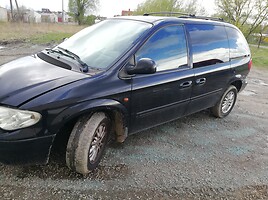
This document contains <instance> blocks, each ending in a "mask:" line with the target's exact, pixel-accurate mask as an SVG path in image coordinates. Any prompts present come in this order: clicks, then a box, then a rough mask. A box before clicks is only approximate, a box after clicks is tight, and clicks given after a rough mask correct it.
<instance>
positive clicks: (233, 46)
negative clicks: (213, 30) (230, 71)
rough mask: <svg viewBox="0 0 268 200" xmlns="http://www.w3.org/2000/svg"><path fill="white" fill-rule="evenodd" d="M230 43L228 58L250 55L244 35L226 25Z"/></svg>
mask: <svg viewBox="0 0 268 200" xmlns="http://www.w3.org/2000/svg"><path fill="white" fill-rule="evenodd" d="M226 32H227V35H228V38H229V43H230V58H231V59H234V58H240V57H245V56H249V55H250V50H249V47H248V43H247V41H246V39H245V37H244V35H243V34H242V33H241V32H240V31H238V30H237V29H235V28H231V27H226Z"/></svg>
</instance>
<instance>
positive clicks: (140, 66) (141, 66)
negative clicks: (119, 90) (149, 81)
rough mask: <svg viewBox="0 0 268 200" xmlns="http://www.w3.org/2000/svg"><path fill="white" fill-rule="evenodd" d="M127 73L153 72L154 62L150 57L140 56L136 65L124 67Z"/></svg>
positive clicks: (154, 69) (154, 70)
mask: <svg viewBox="0 0 268 200" xmlns="http://www.w3.org/2000/svg"><path fill="white" fill-rule="evenodd" d="M126 72H127V73H128V74H129V75H133V74H153V73H155V72H156V63H155V61H153V60H152V59H150V58H141V59H140V60H139V61H138V62H137V64H136V66H128V67H126Z"/></svg>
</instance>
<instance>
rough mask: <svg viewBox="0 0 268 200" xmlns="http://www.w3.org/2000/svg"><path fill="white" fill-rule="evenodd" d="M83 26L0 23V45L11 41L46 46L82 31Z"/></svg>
mask: <svg viewBox="0 0 268 200" xmlns="http://www.w3.org/2000/svg"><path fill="white" fill-rule="evenodd" d="M83 28H84V26H78V25H70V24H51V23H40V24H27V23H0V43H5V42H6V43H11V42H13V41H19V42H29V41H30V42H32V43H38V44H42V43H44V44H46V43H51V42H59V41H61V40H62V39H63V38H65V37H70V36H71V35H73V34H75V33H76V32H78V31H80V30H81V29H83Z"/></svg>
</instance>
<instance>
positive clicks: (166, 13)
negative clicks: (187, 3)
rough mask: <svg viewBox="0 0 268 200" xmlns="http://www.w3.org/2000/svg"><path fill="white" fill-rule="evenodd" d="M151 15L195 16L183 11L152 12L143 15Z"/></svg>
mask: <svg viewBox="0 0 268 200" xmlns="http://www.w3.org/2000/svg"><path fill="white" fill-rule="evenodd" d="M149 15H184V16H194V15H193V14H189V13H183V12H168V11H163V12H151V13H144V14H143V16H149Z"/></svg>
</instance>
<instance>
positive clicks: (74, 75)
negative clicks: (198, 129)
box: [0, 14, 252, 174]
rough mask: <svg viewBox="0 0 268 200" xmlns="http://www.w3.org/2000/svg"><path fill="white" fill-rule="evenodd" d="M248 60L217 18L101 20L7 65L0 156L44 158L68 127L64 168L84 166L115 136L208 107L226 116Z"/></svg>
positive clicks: (0, 98) (233, 32) (1, 69)
mask: <svg viewBox="0 0 268 200" xmlns="http://www.w3.org/2000/svg"><path fill="white" fill-rule="evenodd" d="M251 65H252V61H251V54H250V50H249V47H248V44H247V42H246V40H245V38H244V36H243V34H242V33H241V32H240V31H239V30H238V29H237V28H236V27H235V26H233V25H231V24H229V23H225V22H223V21H222V20H219V19H213V18H207V17H196V16H193V15H190V16H187V15H183V16H180V17H160V16H150V15H148V14H146V15H145V16H133V17H116V18H112V19H108V20H105V21H102V22H100V23H98V24H95V25H93V26H91V27H88V28H85V29H84V30H82V31H80V32H78V33H77V34H75V35H74V36H72V37H71V38H69V39H67V40H66V41H64V42H63V43H61V44H59V45H58V46H56V47H55V48H53V49H45V50H44V51H42V52H40V53H37V54H35V55H32V56H27V57H24V58H20V59H18V60H15V61H13V62H10V63H7V64H5V65H2V66H0V162H3V163H10V164H12V163H19V164H46V163H47V162H48V160H49V155H50V151H51V148H52V146H54V145H56V143H55V138H57V137H56V136H58V135H59V134H63V135H65V136H66V138H68V142H66V163H67V166H68V167H69V168H70V169H72V170H74V171H76V172H78V173H81V174H87V173H89V172H90V170H92V169H94V168H96V167H97V166H98V164H99V162H100V160H101V157H102V155H103V152H104V149H105V146H106V144H107V141H108V140H109V138H111V137H113V138H115V139H116V140H117V141H118V142H123V141H124V140H125V139H126V138H127V136H128V135H130V134H133V133H136V132H139V131H142V130H144V129H148V128H151V127H154V126H157V125H159V124H162V123H165V122H169V121H171V120H174V119H177V118H179V117H182V116H185V115H190V114H192V113H195V112H198V111H201V110H204V109H208V108H210V109H211V111H212V113H213V114H214V115H215V116H216V117H219V118H222V117H225V116H227V115H228V114H229V113H230V112H231V110H232V108H233V106H234V105H235V102H236V97H237V93H238V92H239V91H241V90H243V89H244V87H245V86H246V84H247V81H246V76H247V75H248V73H249V71H250V68H251ZM66 127H71V130H70V131H67V129H66Z"/></svg>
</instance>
